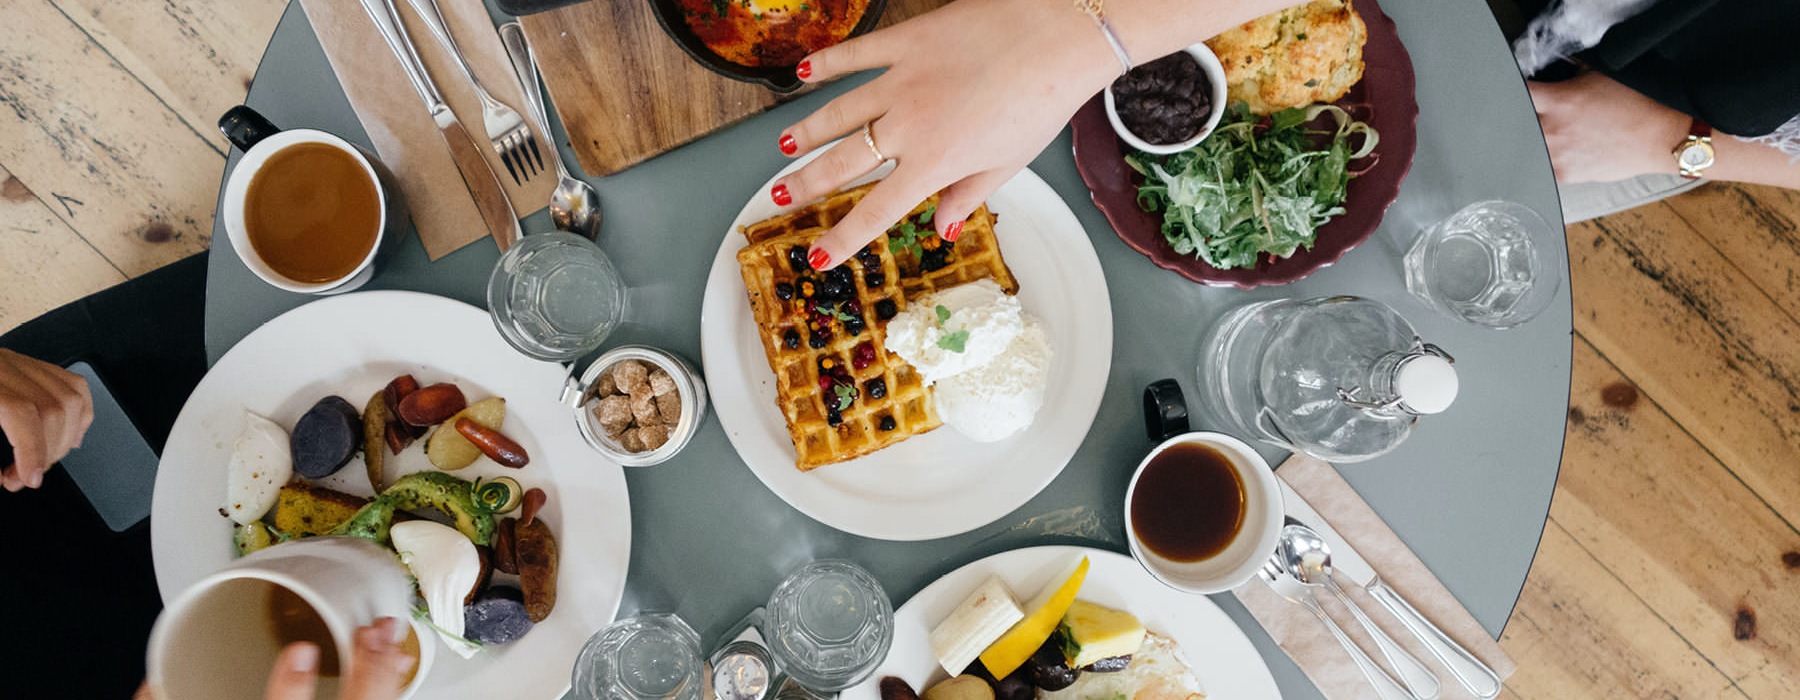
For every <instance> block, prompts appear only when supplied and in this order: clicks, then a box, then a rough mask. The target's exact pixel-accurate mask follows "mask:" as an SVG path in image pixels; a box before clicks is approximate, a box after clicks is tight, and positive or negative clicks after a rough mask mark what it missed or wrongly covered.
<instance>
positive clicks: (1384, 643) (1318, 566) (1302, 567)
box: [1280, 523, 1439, 698]
mask: <svg viewBox="0 0 1800 700" xmlns="http://www.w3.org/2000/svg"><path fill="white" fill-rule="evenodd" d="M1280 552H1281V558H1282V563H1283V564H1284V565H1285V566H1286V568H1287V571H1288V573H1289V574H1292V575H1293V577H1294V578H1296V579H1299V580H1300V582H1301V583H1303V584H1306V585H1307V586H1313V587H1322V588H1325V589H1328V590H1330V591H1331V592H1332V594H1333V595H1336V596H1337V599H1338V602H1341V603H1343V604H1344V607H1346V608H1349V609H1350V613H1351V614H1352V615H1355V616H1356V621H1357V622H1358V623H1360V624H1362V627H1363V629H1364V630H1366V631H1367V632H1368V633H1369V636H1370V637H1372V638H1374V640H1375V646H1376V647H1377V648H1379V649H1381V655H1382V656H1384V657H1386V658H1387V661H1388V665H1389V666H1392V667H1393V668H1394V672H1395V674H1396V675H1398V676H1399V677H1400V682H1401V683H1404V684H1406V689H1407V690H1409V691H1411V692H1412V694H1413V697H1417V698H1435V697H1437V696H1438V689H1439V688H1438V678H1437V675H1436V674H1433V673H1432V672H1431V670H1430V669H1427V668H1425V664H1422V663H1420V662H1419V660H1418V658H1416V657H1414V656H1413V655H1412V654H1410V653H1407V651H1406V650H1405V649H1403V648H1401V646H1400V645H1399V644H1397V643H1395V642H1394V639H1393V638H1392V637H1389V636H1388V635H1387V633H1386V632H1383V631H1382V630H1381V628H1380V627H1376V626H1375V622H1374V621H1373V620H1370V619H1369V616H1368V615H1366V614H1364V613H1363V611H1362V608H1360V607H1358V606H1357V605H1356V602H1355V601H1353V600H1351V599H1350V596H1349V595H1347V594H1345V593H1344V589H1343V588H1341V587H1339V586H1338V584H1337V581H1336V580H1334V579H1333V578H1331V547H1330V546H1329V545H1327V544H1325V540H1324V539H1322V538H1320V537H1319V533H1317V532H1314V531H1313V529H1312V528H1310V527H1307V526H1305V525H1302V524H1298V523H1295V524H1290V525H1288V526H1286V527H1283V528H1281V550H1280Z"/></svg>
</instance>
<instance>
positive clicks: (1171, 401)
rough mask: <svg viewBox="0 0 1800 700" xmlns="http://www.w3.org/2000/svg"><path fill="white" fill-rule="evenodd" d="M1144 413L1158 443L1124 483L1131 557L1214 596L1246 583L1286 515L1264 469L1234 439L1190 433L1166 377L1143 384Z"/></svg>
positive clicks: (1271, 548)
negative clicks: (1126, 482) (1127, 482)
mask: <svg viewBox="0 0 1800 700" xmlns="http://www.w3.org/2000/svg"><path fill="white" fill-rule="evenodd" d="M1144 420H1145V429H1146V431H1147V432H1148V433H1149V436H1150V439H1151V440H1154V441H1156V442H1157V443H1158V444H1157V445H1156V447H1154V448H1152V449H1151V450H1150V453H1149V454H1147V455H1145V456H1144V459H1143V460H1142V461H1140V462H1138V466H1137V470H1136V472H1134V473H1133V474H1132V476H1131V484H1130V485H1129V486H1127V487H1126V489H1125V516H1126V517H1125V534H1126V539H1127V540H1128V541H1129V543H1130V546H1131V556H1132V557H1133V558H1135V559H1137V560H1138V563H1140V564H1142V565H1143V566H1144V569H1145V570H1147V571H1149V572H1150V575H1152V576H1154V577H1156V578H1157V580H1159V581H1162V582H1163V583H1165V584H1167V585H1169V586H1170V587H1172V588H1175V589H1177V590H1182V591H1186V592H1190V593H1223V592H1225V591H1229V590H1231V589H1233V588H1236V587H1238V586H1239V585H1241V584H1243V583H1244V582H1245V581H1248V580H1250V579H1251V577H1253V576H1255V575H1256V572H1257V570H1258V569H1261V568H1262V567H1263V564H1264V563H1265V562H1267V561H1268V559H1269V557H1270V555H1272V554H1274V552H1275V547H1276V544H1277V541H1278V540H1279V538H1280V535H1281V525H1282V519H1283V518H1284V517H1285V516H1286V511H1285V509H1284V507H1283V505H1282V501H1281V490H1280V487H1279V486H1277V485H1276V483H1275V472H1274V470H1272V469H1270V468H1269V464H1268V462H1265V461H1263V458H1262V456H1261V455H1258V454H1257V453H1256V450H1254V449H1251V447H1250V446H1249V445H1248V444H1245V443H1244V442H1243V441H1242V440H1239V439H1237V438H1234V437H1231V436H1229V435H1225V434H1223V433H1211V432H1203V431H1201V432H1190V431H1189V429H1188V412H1187V403H1186V401H1185V400H1184V399H1183V397H1182V394H1181V386H1180V385H1179V384H1176V383H1175V380H1173V379H1164V380H1161V381H1158V382H1155V383H1153V384H1151V385H1150V386H1149V387H1147V388H1145V389H1144Z"/></svg>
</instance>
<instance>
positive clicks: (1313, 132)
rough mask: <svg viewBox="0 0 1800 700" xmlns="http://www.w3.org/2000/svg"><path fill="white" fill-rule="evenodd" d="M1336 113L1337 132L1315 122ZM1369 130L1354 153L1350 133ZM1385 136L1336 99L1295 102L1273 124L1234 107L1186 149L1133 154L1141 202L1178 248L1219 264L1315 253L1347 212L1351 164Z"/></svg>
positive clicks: (1232, 265)
mask: <svg viewBox="0 0 1800 700" xmlns="http://www.w3.org/2000/svg"><path fill="white" fill-rule="evenodd" d="M1321 114H1330V115H1331V116H1332V118H1333V121H1335V123H1336V129H1335V130H1330V129H1317V128H1309V127H1308V126H1307V124H1308V123H1309V122H1311V121H1313V120H1314V119H1315V118H1317V117H1318V116H1319V115H1321ZM1357 134H1361V135H1362V139H1361V141H1362V143H1361V144H1360V146H1359V147H1357V148H1355V149H1354V150H1352V148H1351V141H1352V139H1351V137H1352V136H1354V135H1357ZM1378 139H1379V135H1378V134H1377V133H1376V132H1375V130H1374V129H1373V128H1371V127H1370V126H1369V125H1368V124H1367V123H1364V122H1360V121H1357V120H1355V119H1353V118H1351V116H1350V114H1349V113H1347V112H1345V111H1344V110H1343V109H1340V108H1338V107H1336V106H1334V105H1326V104H1319V105H1313V106H1311V107H1306V108H1298V107H1295V108H1289V109H1284V110H1282V111H1279V112H1276V113H1274V114H1272V115H1270V116H1269V121H1268V122H1267V124H1263V123H1261V119H1260V118H1259V117H1257V116H1255V115H1253V114H1251V113H1250V110H1249V108H1248V107H1247V106H1245V105H1244V104H1241V103H1240V104H1235V105H1232V106H1231V108H1230V109H1228V110H1227V111H1226V113H1225V117H1224V119H1223V120H1221V121H1220V123H1219V126H1218V128H1217V129H1215V130H1214V131H1213V133H1212V135H1211V136H1208V137H1207V138H1206V140H1204V141H1201V142H1200V144H1199V145H1198V146H1195V147H1193V148H1191V149H1188V150H1186V151H1182V152H1180V153H1174V154H1170V155H1166V156H1158V155H1152V154H1149V153H1142V152H1138V153H1132V154H1130V155H1127V156H1125V163H1126V164H1127V165H1130V166H1131V168H1132V169H1133V170H1136V171H1137V172H1138V173H1139V174H1140V175H1143V176H1144V184H1143V185H1141V186H1139V188H1138V205H1139V206H1141V207H1143V208H1144V210H1145V211H1149V212H1162V215H1163V223H1162V234H1163V238H1165V239H1167V240H1168V241H1169V245H1171V246H1173V247H1174V248H1175V252H1177V253H1181V254H1183V255H1193V256H1195V257H1198V258H1200V259H1201V260H1203V261H1205V262H1206V264H1208V265H1211V266H1213V267H1216V268H1219V269H1221V270H1230V269H1234V268H1240V267H1253V266H1255V265H1256V262H1257V258H1258V257H1259V256H1261V255H1263V254H1265V253H1266V254H1269V255H1272V256H1276V257H1283V258H1285V257H1288V256H1290V255H1293V254H1294V251H1296V250H1299V249H1300V248H1307V249H1309V250H1310V249H1311V248H1312V245H1313V237H1314V234H1315V233H1316V232H1317V231H1318V228H1319V226H1321V225H1323V224H1324V223H1325V222H1326V221H1329V220H1331V217H1333V216H1337V215H1339V214H1342V213H1344V207H1343V204H1344V197H1345V195H1346V191H1347V186H1348V184H1349V182H1350V177H1351V176H1350V161H1353V160H1356V159H1359V158H1362V157H1365V156H1367V155H1369V154H1370V153H1373V152H1374V150H1375V144H1376V142H1377V141H1378Z"/></svg>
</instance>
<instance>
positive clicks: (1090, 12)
mask: <svg viewBox="0 0 1800 700" xmlns="http://www.w3.org/2000/svg"><path fill="white" fill-rule="evenodd" d="M1104 5H1105V0H1075V9H1077V10H1081V11H1082V12H1084V13H1087V16H1089V17H1092V18H1093V19H1094V25H1095V26H1097V27H1099V28H1100V35H1101V36H1104V37H1106V45H1107V46H1111V47H1112V50H1113V55H1114V56H1117V57H1119V65H1120V66H1121V67H1122V68H1123V70H1120V71H1119V74H1120V75H1124V74H1126V73H1129V72H1131V54H1128V53H1125V44H1123V43H1120V41H1119V33H1118V32H1115V31H1113V27H1112V23H1111V22H1108V21H1106V10H1105V7H1104Z"/></svg>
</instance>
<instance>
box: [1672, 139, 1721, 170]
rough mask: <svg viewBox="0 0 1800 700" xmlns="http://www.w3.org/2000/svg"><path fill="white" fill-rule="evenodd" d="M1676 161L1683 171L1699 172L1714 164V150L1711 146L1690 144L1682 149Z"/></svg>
mask: <svg viewBox="0 0 1800 700" xmlns="http://www.w3.org/2000/svg"><path fill="white" fill-rule="evenodd" d="M1676 159H1677V160H1678V161H1679V162H1680V163H1681V168H1682V169H1683V170H1693V171H1697V170H1699V169H1702V168H1706V167H1708V166H1710V165H1712V164H1713V149H1712V146H1711V145H1709V144H1705V143H1690V144H1688V145H1686V146H1683V147H1682V148H1681V152H1680V153H1678V154H1676Z"/></svg>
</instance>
